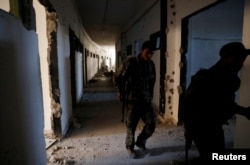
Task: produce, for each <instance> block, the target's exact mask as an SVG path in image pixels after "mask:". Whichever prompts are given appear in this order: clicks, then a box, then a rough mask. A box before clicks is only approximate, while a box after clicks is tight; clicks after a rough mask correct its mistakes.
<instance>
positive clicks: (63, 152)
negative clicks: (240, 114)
mask: <svg viewBox="0 0 250 165" xmlns="http://www.w3.org/2000/svg"><path fill="white" fill-rule="evenodd" d="M110 82H111V81H110V78H108V77H105V76H100V77H98V78H97V79H96V80H94V81H92V82H91V83H90V84H89V85H88V87H87V88H85V91H84V95H83V97H82V102H81V104H80V105H79V107H78V108H77V109H75V110H74V115H75V118H76V119H77V122H76V123H78V124H81V127H80V128H79V127H78V125H75V126H74V125H73V126H72V127H71V128H70V130H69V132H68V135H67V136H66V137H65V138H64V139H62V140H61V141H57V142H56V143H54V144H53V145H52V146H51V147H50V148H48V149H47V159H48V165H59V164H68V165H70V164H72V165H163V164H164V165H169V164H177V163H176V162H178V161H184V160H185V152H184V151H185V150H184V143H185V142H184V137H183V127H182V126H173V125H168V124H166V123H160V122H159V123H158V125H157V128H156V130H155V132H154V134H153V136H152V137H151V138H150V139H149V140H148V141H147V148H149V151H150V152H151V155H150V156H149V157H140V158H139V159H129V158H128V155H127V152H126V150H125V146H124V141H125V136H126V134H125V132H126V129H125V125H124V123H122V122H121V121H120V120H121V111H120V106H121V104H120V102H118V101H117V100H116V91H115V89H114V87H113V86H112V85H111V83H110ZM142 126H143V123H140V124H139V126H138V129H137V131H136V134H137V135H138V133H139V132H140V130H141V129H142ZM233 128H234V124H233V122H232V123H231V124H230V125H228V126H225V135H226V141H227V145H228V147H231V146H232V141H233V137H232V134H233V130H234V129H233ZM135 149H137V148H135ZM197 155H198V153H197V150H196V148H195V146H193V147H192V148H191V150H190V151H189V157H190V158H194V157H196V156H197Z"/></svg>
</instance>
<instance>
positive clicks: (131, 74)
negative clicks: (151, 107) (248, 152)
mask: <svg viewBox="0 0 250 165" xmlns="http://www.w3.org/2000/svg"><path fill="white" fill-rule="evenodd" d="M154 84H155V65H154V62H153V61H152V60H150V61H143V60H142V59H141V58H140V55H139V56H137V57H136V56H131V57H128V58H127V59H126V60H125V61H124V63H123V64H122V65H121V66H120V68H119V69H118V72H117V74H116V77H115V85H116V87H117V88H118V90H119V92H120V93H121V94H122V95H123V97H125V98H126V99H127V100H130V101H146V102H151V101H152V98H153V90H154Z"/></svg>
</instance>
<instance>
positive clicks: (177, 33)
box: [164, 0, 216, 124]
mask: <svg viewBox="0 0 250 165" xmlns="http://www.w3.org/2000/svg"><path fill="white" fill-rule="evenodd" d="M215 2H216V0H204V1H200V0H169V1H168V4H167V15H168V16H167V29H166V34H167V52H166V59H167V69H166V78H165V92H166V108H165V116H164V118H165V120H166V121H167V122H169V123H173V124H177V123H178V111H179V94H180V92H181V89H180V66H181V58H180V57H181V27H182V19H183V18H184V17H186V16H188V15H190V14H192V13H194V12H196V11H198V10H200V9H202V8H204V7H206V6H208V5H210V4H213V3H215Z"/></svg>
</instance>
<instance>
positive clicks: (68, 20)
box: [51, 0, 106, 135]
mask: <svg viewBox="0 0 250 165" xmlns="http://www.w3.org/2000/svg"><path fill="white" fill-rule="evenodd" d="M51 3H52V5H53V6H54V8H55V10H56V13H57V15H58V32H57V44H58V47H57V51H58V67H59V70H58V71H59V87H60V103H61V110H62V116H61V128H62V134H63V135H65V134H66V132H67V130H68V127H69V124H70V122H71V119H72V101H71V100H72V97H71V84H70V83H71V82H70V78H71V76H70V58H69V57H70V47H69V46H70V43H69V27H70V28H71V29H72V30H73V31H74V33H75V35H76V36H77V37H78V38H79V40H80V41H81V43H82V44H83V45H84V48H86V49H88V50H89V52H92V53H94V54H99V55H105V56H106V51H105V50H104V49H102V48H101V47H99V46H98V45H97V44H96V43H94V42H93V41H92V40H91V39H90V38H89V36H88V35H87V34H86V31H85V29H84V28H83V26H82V22H81V19H80V16H79V15H78V13H77V9H76V6H75V5H74V3H73V2H72V1H70V0H65V1H64V2H63V3H61V2H60V1H57V0H51ZM83 58H84V57H83ZM88 66H92V63H88ZM88 66H87V67H88ZM96 68H97V67H96ZM76 72H78V71H76ZM78 92H81V91H77V93H78Z"/></svg>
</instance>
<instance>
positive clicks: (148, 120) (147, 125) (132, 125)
mask: <svg viewBox="0 0 250 165" xmlns="http://www.w3.org/2000/svg"><path fill="white" fill-rule="evenodd" d="M140 119H141V120H142V121H143V122H144V127H143V129H142V131H141V133H140V134H139V136H138V137H137V141H136V143H137V144H145V143H146V140H147V139H148V138H149V137H150V136H151V135H152V134H153V133H154V131H155V125H156V115H155V113H154V110H153V108H152V105H151V103H149V102H135V103H132V104H131V103H128V105H127V118H126V126H127V137H126V143H125V145H126V148H130V149H133V148H134V145H135V131H136V127H137V125H138V122H139V120H140Z"/></svg>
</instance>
